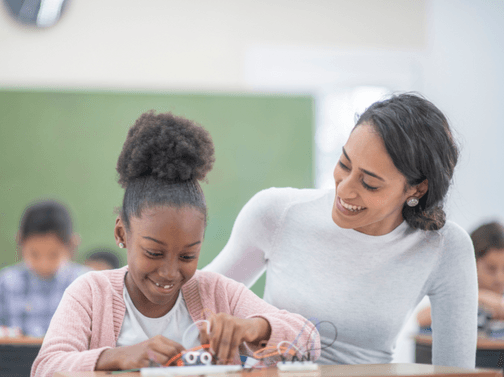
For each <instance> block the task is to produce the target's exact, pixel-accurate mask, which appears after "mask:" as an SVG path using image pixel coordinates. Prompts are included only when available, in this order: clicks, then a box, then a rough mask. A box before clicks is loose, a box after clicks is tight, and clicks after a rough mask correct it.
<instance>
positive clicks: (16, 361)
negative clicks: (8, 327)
mask: <svg viewBox="0 0 504 377" xmlns="http://www.w3.org/2000/svg"><path fill="white" fill-rule="evenodd" d="M43 340H44V339H43V338H32V337H29V336H21V337H17V338H0V376H2V377H21V376H23V377H25V376H29V375H30V370H31V366H32V364H33V360H35V358H36V357H37V354H38V352H39V350H40V346H41V345H42V341H43Z"/></svg>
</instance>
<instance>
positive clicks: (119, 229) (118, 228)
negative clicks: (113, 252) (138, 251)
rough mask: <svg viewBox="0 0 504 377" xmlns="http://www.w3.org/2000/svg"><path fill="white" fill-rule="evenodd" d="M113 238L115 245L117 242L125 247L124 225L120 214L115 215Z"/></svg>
mask: <svg viewBox="0 0 504 377" xmlns="http://www.w3.org/2000/svg"><path fill="white" fill-rule="evenodd" d="M114 238H115V241H116V245H117V246H119V244H123V245H124V246H123V247H127V243H126V241H127V240H126V238H127V237H126V227H125V226H124V223H123V221H122V219H121V216H117V218H116V223H115V227H114ZM119 247H121V246H119Z"/></svg>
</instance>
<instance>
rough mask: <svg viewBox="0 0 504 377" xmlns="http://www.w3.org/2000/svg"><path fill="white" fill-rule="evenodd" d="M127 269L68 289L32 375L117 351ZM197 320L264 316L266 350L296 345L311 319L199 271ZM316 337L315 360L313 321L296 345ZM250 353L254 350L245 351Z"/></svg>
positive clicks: (91, 276)
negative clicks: (267, 327) (268, 332)
mask: <svg viewBox="0 0 504 377" xmlns="http://www.w3.org/2000/svg"><path fill="white" fill-rule="evenodd" d="M126 271H127V266H126V267H123V268H121V269H117V270H108V271H100V272H98V271H92V272H88V273H86V274H85V275H83V276H81V277H79V278H78V279H76V280H75V281H74V282H73V283H72V284H71V285H70V286H69V287H68V288H67V290H66V291H65V294H64V295H63V298H62V300H61V302H60V305H59V306H58V309H57V310H56V313H55V314H54V316H53V318H52V320H51V324H50V325H49V329H48V331H47V334H46V336H45V338H44V342H43V344H42V348H41V349H40V352H39V354H38V356H37V358H36V359H35V361H34V363H33V365H32V370H31V376H37V377H38V376H40V377H42V376H47V377H50V376H52V375H53V373H54V372H56V371H92V370H94V368H95V365H96V362H97V361H98V358H99V357H100V354H101V353H102V352H103V351H104V350H106V349H108V348H112V347H115V345H116V342H117V338H118V337H119V332H120V330H121V326H122V322H123V319H124V314H125V312H126V306H125V304H124V299H123V287H124V276H125V274H126ZM182 295H183V296H184V300H185V302H186V305H187V308H188V310H189V313H190V315H191V317H192V319H193V321H198V320H200V319H206V318H208V317H209V316H210V315H211V314H213V313H227V314H231V315H234V316H236V317H240V318H249V317H262V318H265V319H266V320H267V321H268V322H269V324H270V326H271V337H270V339H269V341H268V344H267V345H266V346H276V345H277V344H278V343H279V342H281V341H282V340H289V341H294V340H295V339H296V337H297V335H298V334H299V333H300V331H301V329H302V328H303V326H305V324H306V323H307V320H306V319H305V318H303V317H302V316H301V315H299V314H292V313H289V312H287V311H285V310H279V309H277V308H275V307H274V306H272V305H270V304H268V303H266V302H265V301H263V300H262V299H260V298H259V297H257V296H256V295H255V294H254V293H253V292H252V291H250V290H249V289H247V288H246V287H245V286H244V285H243V284H241V283H238V282H236V281H234V280H232V279H229V278H226V277H224V276H222V275H219V274H217V273H214V272H208V271H196V274H195V275H194V277H193V278H192V279H191V280H189V281H188V282H187V283H186V284H185V285H184V286H183V287H182ZM312 330H313V334H315V336H314V341H315V342H314V345H313V347H312V349H314V351H313V352H312V357H313V358H314V359H316V358H318V357H319V356H320V338H319V334H318V332H317V331H316V330H314V326H313V325H312V324H311V323H309V322H308V324H307V325H306V327H304V331H303V333H302V334H301V336H300V337H299V339H297V341H296V345H297V346H298V347H299V346H301V347H303V348H305V345H307V344H308V342H309V339H308V337H309V334H310V332H312ZM243 351H244V352H246V353H248V354H250V350H246V349H244V350H243Z"/></svg>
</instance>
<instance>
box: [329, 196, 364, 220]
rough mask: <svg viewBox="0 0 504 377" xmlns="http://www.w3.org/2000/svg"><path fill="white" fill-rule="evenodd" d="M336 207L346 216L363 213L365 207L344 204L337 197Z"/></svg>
mask: <svg viewBox="0 0 504 377" xmlns="http://www.w3.org/2000/svg"><path fill="white" fill-rule="evenodd" d="M336 207H337V208H338V210H339V211H340V212H342V213H343V214H344V215H347V216H355V215H358V214H360V213H361V212H362V211H365V210H366V209H367V208H366V207H361V206H356V205H352V204H349V203H347V202H345V201H344V200H343V199H341V198H340V197H339V196H337V197H336Z"/></svg>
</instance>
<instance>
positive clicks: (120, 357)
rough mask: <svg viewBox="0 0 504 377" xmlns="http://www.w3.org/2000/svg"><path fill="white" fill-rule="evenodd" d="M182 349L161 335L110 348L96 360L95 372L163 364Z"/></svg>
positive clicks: (179, 345) (182, 348)
mask: <svg viewBox="0 0 504 377" xmlns="http://www.w3.org/2000/svg"><path fill="white" fill-rule="evenodd" d="M183 350H184V347H183V346H182V345H181V344H178V343H177V342H174V341H172V340H170V339H167V338H165V337H164V336H162V335H156V336H155V337H153V338H151V339H148V340H146V341H144V342H142V343H138V344H135V345H133V346H124V347H116V348H110V349H107V350H105V351H103V352H102V353H101V355H100V357H99V358H98V361H97V363H96V368H95V370H120V369H122V370H125V369H134V368H145V367H149V366H150V364H151V361H152V362H154V363H158V364H165V363H166V362H168V360H170V359H171V358H172V357H173V356H175V355H177V354H178V353H180V352H182V351H183Z"/></svg>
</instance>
